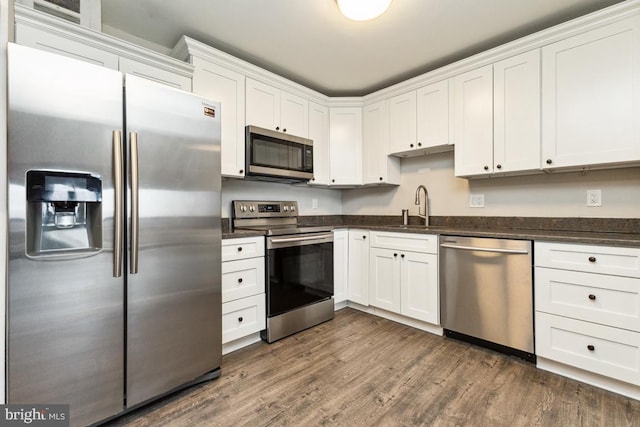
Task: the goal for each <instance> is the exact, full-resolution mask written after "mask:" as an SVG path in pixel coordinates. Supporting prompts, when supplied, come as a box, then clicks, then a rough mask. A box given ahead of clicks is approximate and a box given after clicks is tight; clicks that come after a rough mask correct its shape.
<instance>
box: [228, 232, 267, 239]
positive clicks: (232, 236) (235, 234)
mask: <svg viewBox="0 0 640 427" xmlns="http://www.w3.org/2000/svg"><path fill="white" fill-rule="evenodd" d="M258 236H264V231H251V230H238V231H234V232H233V233H222V240H226V239H239V238H242V237H258Z"/></svg>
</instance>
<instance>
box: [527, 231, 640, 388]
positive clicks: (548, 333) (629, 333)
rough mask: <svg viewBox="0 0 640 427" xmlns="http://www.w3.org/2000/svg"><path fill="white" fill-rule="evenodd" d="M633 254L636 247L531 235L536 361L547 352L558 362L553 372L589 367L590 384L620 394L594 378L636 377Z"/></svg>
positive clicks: (639, 357)
mask: <svg viewBox="0 0 640 427" xmlns="http://www.w3.org/2000/svg"><path fill="white" fill-rule="evenodd" d="M639 261H640V249H638V248H621V247H607V246H599V245H580V244H567V243H554V242H535V320H536V354H537V356H538V364H539V366H540V365H541V364H542V365H543V367H544V365H546V363H547V362H546V361H547V360H548V361H551V362H553V363H554V365H553V366H557V364H560V365H559V366H561V368H560V370H558V373H564V372H563V371H562V366H566V367H568V369H573V368H577V369H578V370H580V371H579V372H582V371H585V372H587V373H593V374H597V375H599V376H600V377H598V380H597V381H598V383H597V384H596V385H599V386H605V387H607V388H609V389H611V390H613V391H617V392H621V393H624V394H628V393H626V392H625V388H624V387H621V386H617V385H616V384H615V383H614V384H613V385H607V384H602V381H605V382H606V380H607V379H609V380H611V379H613V380H617V381H621V382H623V383H628V384H632V385H636V386H638V385H640V262H639ZM541 359H542V363H541ZM552 370H553V369H552ZM572 375H573V376H575V377H576V378H577V379H580V380H583V381H586V382H594V381H595V380H593V377H592V376H590V375H588V374H584V375H582V374H579V375H575V374H573V372H572ZM636 393H637V394H640V390H638V391H637V392H636Z"/></svg>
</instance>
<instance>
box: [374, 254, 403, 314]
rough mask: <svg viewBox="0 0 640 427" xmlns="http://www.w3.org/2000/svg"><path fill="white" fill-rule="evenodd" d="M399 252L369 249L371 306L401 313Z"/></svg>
mask: <svg viewBox="0 0 640 427" xmlns="http://www.w3.org/2000/svg"><path fill="white" fill-rule="evenodd" d="M399 258H400V253H399V251H394V250H392V249H380V248H370V249H369V305H372V306H374V307H378V308H382V309H383V310H387V311H391V312H393V313H400V262H399V261H398V259H399Z"/></svg>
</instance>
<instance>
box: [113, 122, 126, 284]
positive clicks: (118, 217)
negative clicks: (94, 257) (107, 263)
mask: <svg viewBox="0 0 640 427" xmlns="http://www.w3.org/2000/svg"><path fill="white" fill-rule="evenodd" d="M112 139H113V182H114V184H113V185H114V193H115V214H114V225H113V228H114V234H115V235H114V239H113V240H114V242H113V277H120V276H122V249H123V236H124V229H123V224H122V221H123V219H124V215H123V211H122V202H123V200H122V135H121V133H120V131H118V130H114V131H113V134H112Z"/></svg>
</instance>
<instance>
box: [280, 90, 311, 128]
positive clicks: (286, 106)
mask: <svg viewBox="0 0 640 427" xmlns="http://www.w3.org/2000/svg"><path fill="white" fill-rule="evenodd" d="M280 130H281V131H282V132H286V133H290V134H292V135H297V136H301V137H303V138H308V137H309V101H307V100H306V99H304V98H301V97H299V96H296V95H293V94H291V93H287V92H280Z"/></svg>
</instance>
